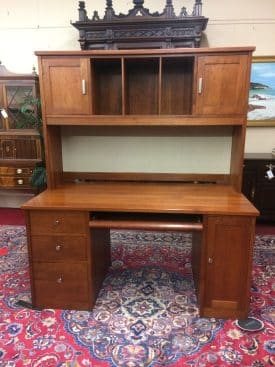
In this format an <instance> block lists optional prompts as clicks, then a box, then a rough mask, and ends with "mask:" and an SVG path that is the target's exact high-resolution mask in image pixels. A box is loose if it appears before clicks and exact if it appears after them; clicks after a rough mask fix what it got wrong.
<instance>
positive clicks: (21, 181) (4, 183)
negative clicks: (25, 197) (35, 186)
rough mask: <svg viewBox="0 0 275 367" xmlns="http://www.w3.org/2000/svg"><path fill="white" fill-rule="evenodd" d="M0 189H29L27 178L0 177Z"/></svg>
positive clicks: (28, 179)
mask: <svg viewBox="0 0 275 367" xmlns="http://www.w3.org/2000/svg"><path fill="white" fill-rule="evenodd" d="M0 187H23V188H26V187H31V184H30V178H29V177H11V176H2V177H0Z"/></svg>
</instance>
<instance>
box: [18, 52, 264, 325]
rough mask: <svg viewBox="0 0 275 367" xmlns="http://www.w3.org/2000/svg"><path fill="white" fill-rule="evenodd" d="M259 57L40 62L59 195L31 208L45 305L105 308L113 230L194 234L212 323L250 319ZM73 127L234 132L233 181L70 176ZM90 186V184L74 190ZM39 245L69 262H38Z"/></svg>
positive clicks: (51, 191) (69, 56) (108, 55)
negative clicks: (254, 61)
mask: <svg viewBox="0 0 275 367" xmlns="http://www.w3.org/2000/svg"><path fill="white" fill-rule="evenodd" d="M252 52H253V47H243V48H241V47H237V48H216V49H208V48H202V49H161V50H156V49H152V50H149V49H147V50H119V51H118V50H111V51H110V50H109V51H102V50H97V51H72V52H69V51H57V52H53V51H45V52H44V51H39V52H37V53H36V54H37V55H38V57H39V70H40V73H41V81H40V83H41V84H40V85H41V94H42V102H43V119H44V133H45V147H46V163H47V173H48V190H47V191H45V192H43V193H41V194H40V195H38V196H37V197H36V198H34V199H32V200H30V201H28V202H27V203H26V204H25V205H23V209H25V211H26V219H27V223H28V243H29V253H30V267H31V280H32V301H33V303H34V305H36V306H39V307H60V308H63V307H66V308H80V309H90V308H91V307H92V306H93V304H94V302H95V299H96V295H97V292H98V290H99V289H100V285H101V282H102V281H103V279H104V276H105V275H106V272H107V270H108V266H109V264H110V248H109V246H110V244H109V232H110V228H113V227H114V228H123V227H125V228H127V229H128V228H131V227H132V228H134V229H135V228H143V229H148V230H149V229H152V228H155V229H162V230H169V228H170V229H175V228H179V229H181V230H184V229H189V230H190V231H191V232H193V250H192V251H193V252H192V267H193V273H194V279H195V283H196V289H197V295H198V303H199V309H200V314H201V316H209V317H212V316H214V317H238V318H245V317H247V315H248V310H249V289H250V276H251V261H252V249H253V241H254V226H255V218H256V216H257V215H258V211H257V210H256V209H255V208H254V207H253V206H252V204H250V202H249V201H248V200H247V199H246V198H245V197H244V196H243V195H242V194H241V193H240V190H241V178H242V167H243V152H244V141H245V131H246V114H247V100H248V90H249V79H250V65H251V57H252ZM72 126H76V127H79V126H86V127H89V126H90V127H94V126H101V127H102V128H104V127H107V126H112V128H113V129H114V131H116V127H118V126H120V127H121V126H128V127H131V126H132V127H135V126H144V127H148V126H149V127H150V126H151V127H152V126H154V127H157V126H159V127H161V126H166V127H168V126H169V127H171V126H173V128H174V129H177V126H178V127H181V128H182V127H188V128H189V129H190V128H191V127H192V126H193V127H194V128H195V127H196V129H197V130H196V131H197V132H199V131H203V129H205V128H206V129H207V128H212V129H213V128H214V129H219V128H220V127H226V126H227V127H231V129H229V130H230V131H231V132H232V134H231V139H232V145H231V146H232V147H231V162H230V172H229V173H228V174H211V173H205V172H202V173H199V174H192V173H190V172H179V173H174V174H161V173H160V174H156V173H152V174H150V173H149V174H148V173H147V174H146V173H144V172H136V173H133V172H132V173H129V172H121V173H110V172H81V173H74V172H69V173H68V172H63V158H62V134H63V133H64V130H66V129H67V128H71V127H72ZM201 128H202V130H200V129H201ZM194 130H195V129H194ZM175 131H177V130H175ZM79 176H80V177H81V180H80V181H81V182H82V183H74V182H75V179H76V178H79ZM68 182H69V183H68ZM77 182H79V180H77ZM83 182H86V183H83ZM187 182H188V183H187ZM175 215H176V216H175ZM194 216H195V217H198V216H199V218H200V223H196V222H194V221H193V219H191V217H192V218H193V217H194ZM74 218H78V219H74ZM164 218H165V219H164ZM42 220H43V222H44V223H47V226H43V228H42V227H41V226H40V225H39V223H40V222H41V221H42ZM74 220H77V221H81V226H80V229H78V230H77V231H76V235H77V236H80V237H81V241H79V243H80V245H79V246H80V247H82V250H83V253H85V256H84V258H83V257H81V258H79V256H76V255H74V254H75V249H74V244H73V243H74V242H73V243H72V244H70V241H69V240H68V239H69V238H70V234H71V233H73V231H72V227H73V226H72V225H71V224H72V223H73V221H74ZM37 236H39V238H40V237H41V236H46V237H47V238H46V244H45V243H44V242H43V243H44V245H45V246H47V247H48V248H49V252H50V253H52V252H54V251H56V252H58V254H56V256H53V257H51V258H48V257H47V255H46V252H45V251H44V252H43V254H44V255H43V256H42V257H39V258H36V257H34V256H33V255H32V254H33V252H34V251H35V252H36V251H37V247H39V246H40V245H39V243H38V241H37ZM60 239H61V240H62V241H61V242H62V243H63V242H64V241H65V245H64V246H61V247H62V248H63V247H64V257H60V254H59V251H60V246H59V244H60V241H59V240H60ZM64 239H65V240H64ZM44 245H43V246H44ZM71 247H72V248H71ZM70 248H71V249H70ZM54 249H55V250H54ZM224 254H226V259H225V257H224ZM236 257H237V259H236ZM99 263H100V264H101V266H100V267H99V265H98V264H99ZM70 264H71V265H70ZM72 264H74V266H75V265H77V266H78V267H80V266H84V268H83V269H84V270H83V271H82V272H81V274H79V276H78V277H77V279H75V282H74V281H73V279H70V277H69V280H66V275H67V274H68V271H69V270H68V269H69V267H70V266H72ZM47 266H48V268H49V270H48V271H47V272H46V274H44V273H43V272H42V270H43V271H44V270H45V269H46V268H47ZM41 269H42V270H41ZM52 269H54V270H52ZM62 269H63V270H64V274H65V277H64V276H63V275H62V274H63V273H62V271H63V270H62ZM227 273H228V274H229V276H228V277H227ZM71 282H72V289H71V290H72V292H71V293H70V294H69V290H70V283H71ZM77 284H78V285H79V289H81V295H80V300H79V299H78V297H77V296H78V291H77ZM40 289H43V294H42V292H41V291H40Z"/></svg>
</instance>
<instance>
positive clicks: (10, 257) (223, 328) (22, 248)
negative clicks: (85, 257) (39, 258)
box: [0, 226, 275, 367]
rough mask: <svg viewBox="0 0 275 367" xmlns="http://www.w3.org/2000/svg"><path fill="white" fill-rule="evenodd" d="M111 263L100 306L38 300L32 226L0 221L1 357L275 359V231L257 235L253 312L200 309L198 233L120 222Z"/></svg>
mask: <svg viewBox="0 0 275 367" xmlns="http://www.w3.org/2000/svg"><path fill="white" fill-rule="evenodd" d="M111 242H112V268H111V269H110V272H109V275H108V276H107V278H106V280H105V282H104V285H103V287H102V290H101V292H100V295H99V297H98V300H97V303H96V305H95V307H94V309H93V311H92V312H83V311H71V310H70V311H69V310H53V309H44V310H42V311H37V310H32V309H29V308H24V307H22V306H18V305H17V301H18V300H24V301H27V302H29V301H30V284H29V273H28V258H27V247H26V233H25V227H24V226H0V274H1V280H0V284H1V288H0V367H13V366H18V367H19V366H20V367H21V366H22V367H23V366H26V367H30V366H31V367H57V366H60V367H77V366H90V367H153V366H154V367H164V366H170V367H184V366H189V367H208V366H209V367H210V366H211V367H218V366H219V367H223V366H224V367H225V366H241V367H266V366H274V365H275V326H274V321H275V306H274V298H272V297H274V290H275V282H274V274H275V261H274V248H275V237H272V236H268V235H265V236H257V237H256V242H255V251H254V265H253V286H252V289H251V312H250V313H251V316H255V317H257V318H258V319H260V320H261V321H263V323H264V328H263V329H262V330H260V331H257V332H248V331H242V330H241V329H240V328H239V327H238V326H237V325H236V323H235V321H234V320H226V321H225V320H218V319H214V318H212V319H206V318H199V317H198V310H197V307H196V297H195V293H194V287H193V279H192V273H191V267H190V248H191V246H190V243H191V235H190V234H180V233H170V232H167V233H160V232H136V231H135V232H132V231H119V232H118V231H113V232H112V233H111Z"/></svg>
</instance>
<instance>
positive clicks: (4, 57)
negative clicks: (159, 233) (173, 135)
mask: <svg viewBox="0 0 275 367" xmlns="http://www.w3.org/2000/svg"><path fill="white" fill-rule="evenodd" d="M164 5H165V1H164V0H163V1H159V0H158V1H157V0H147V1H145V6H146V7H148V8H149V9H150V10H151V11H161V10H162V9H163V7H164ZM183 5H184V6H186V8H187V10H188V12H189V13H190V12H191V10H192V6H193V1H191V0H187V1H180V0H174V7H175V11H176V13H177V14H178V13H179V11H180V9H181V7H182V6H183ZM113 6H114V8H115V10H116V12H117V13H119V12H127V11H128V9H129V8H130V7H132V1H121V0H120V1H113ZM77 8H78V1H76V0H59V1H58V2H57V1H56V0H47V1H44V0H26V1H22V0H2V1H1V7H0V19H1V23H0V46H1V48H0V50H1V51H0V60H1V61H2V63H3V64H4V65H5V66H6V67H7V68H8V69H9V70H11V71H14V72H31V69H32V66H33V65H35V66H36V64H37V61H36V57H35V55H34V51H35V50H51V49H56V50H57V49H58V50H62V49H64V50H65V49H79V44H78V41H77V39H78V32H77V30H76V29H75V28H74V27H73V26H72V25H71V24H70V22H71V21H76V20H77V19H78V12H77ZM86 9H87V12H88V15H89V17H91V14H92V11H93V10H98V11H99V14H100V16H102V15H103V13H104V9H105V2H104V1H103V0H100V1H99V0H94V1H91V0H90V1H89V0H86ZM203 15H205V16H207V17H208V18H209V19H210V20H209V23H208V26H207V29H206V35H205V37H204V39H203V44H202V46H210V47H216V46H217V47H218V46H242V45H243V46H247V45H253V46H256V52H255V55H275V42H274V33H275V1H274V0H262V1H256V0H255V1H251V0H242V1H237V0H231V1H220V0H205V1H204V4H203ZM208 143H209V142H207V144H206V147H207V145H208V146H209V144H208ZM171 145H173V142H172V143H171ZM274 147H275V128H273V127H248V129H247V138H246V147H245V150H246V152H270V151H271V149H272V148H274ZM160 154H161V152H160ZM160 160H161V159H160Z"/></svg>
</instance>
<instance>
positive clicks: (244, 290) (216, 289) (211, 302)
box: [202, 216, 255, 318]
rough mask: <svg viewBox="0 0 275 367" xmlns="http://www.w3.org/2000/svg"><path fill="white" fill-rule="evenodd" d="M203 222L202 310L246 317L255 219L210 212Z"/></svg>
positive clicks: (211, 314)
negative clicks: (211, 213) (204, 233)
mask: <svg viewBox="0 0 275 367" xmlns="http://www.w3.org/2000/svg"><path fill="white" fill-rule="evenodd" d="M206 222H207V223H206V226H207V228H206V252H205V256H206V257H205V259H204V265H205V289H204V296H203V301H202V310H203V312H202V313H203V315H204V316H213V315H216V316H217V317H233V316H235V317H236V318H239V317H247V312H248V307H249V296H250V295H249V291H250V277H251V263H252V249H253V243H254V241H253V240H254V225H255V220H254V218H249V217H236V216H210V217H208V219H207V221H206Z"/></svg>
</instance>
